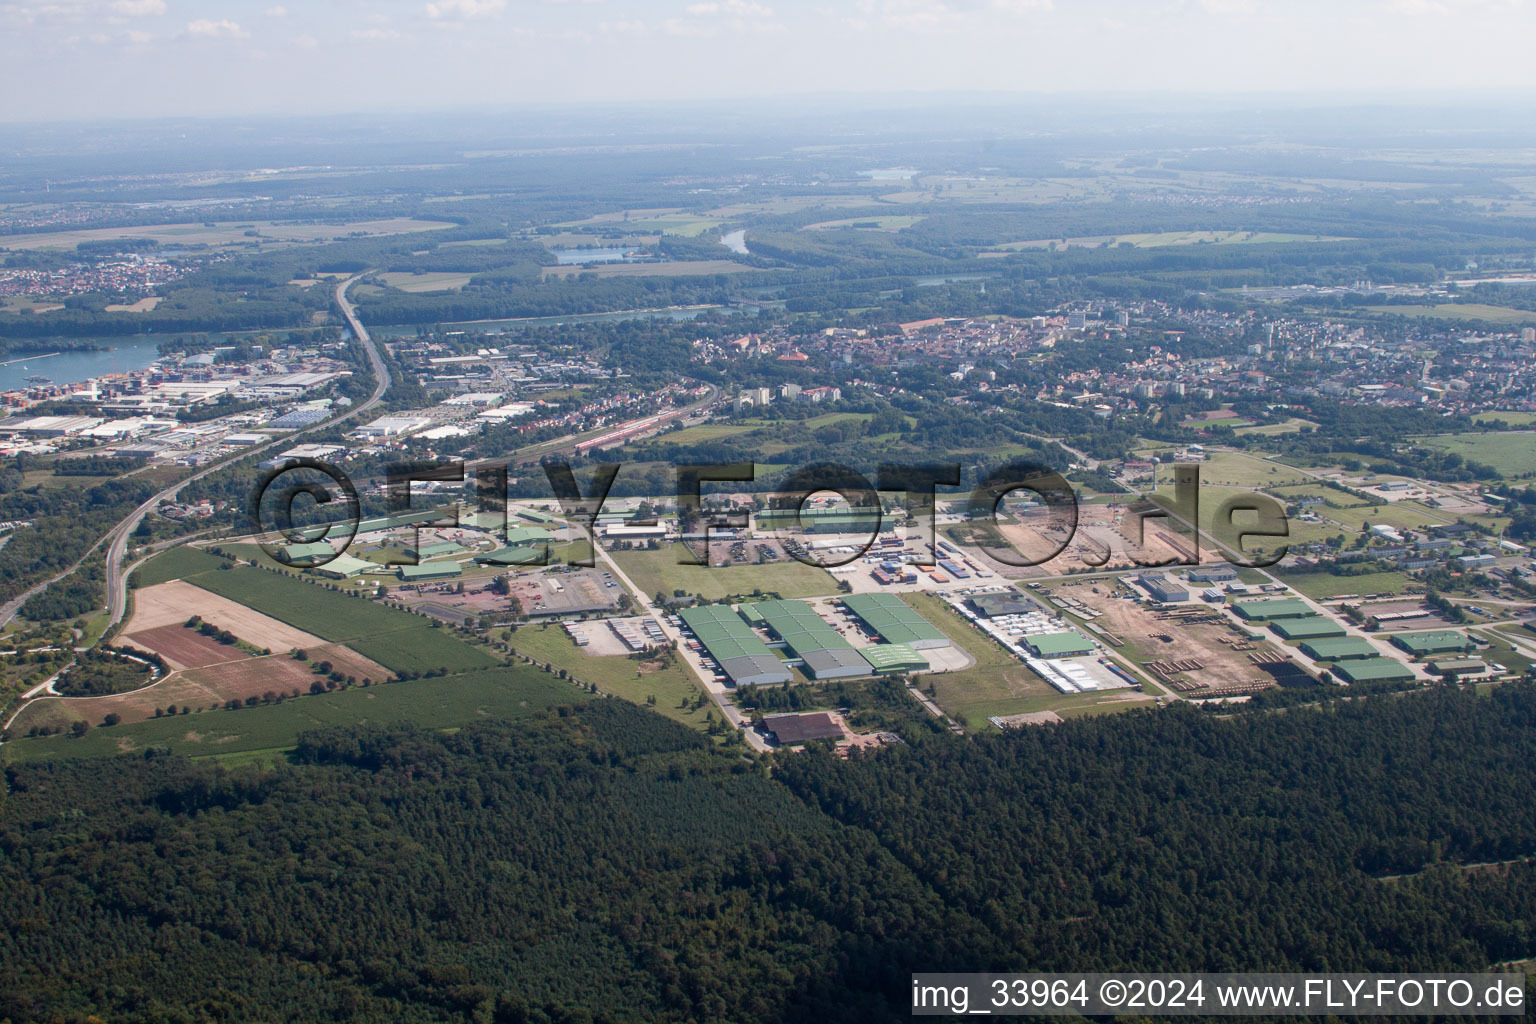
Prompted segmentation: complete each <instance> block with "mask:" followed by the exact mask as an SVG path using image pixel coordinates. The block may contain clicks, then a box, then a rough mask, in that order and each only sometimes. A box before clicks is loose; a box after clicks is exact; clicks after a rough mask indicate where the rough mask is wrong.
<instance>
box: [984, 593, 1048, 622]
mask: <svg viewBox="0 0 1536 1024" xmlns="http://www.w3.org/2000/svg"><path fill="white" fill-rule="evenodd" d="M969 604H970V606H971V607H972V608H974V609H975V610H976V614H977V615H980V616H981V617H982V618H984V619H996V618H999V617H1001V616H1004V615H1030V614H1033V613H1035V612H1038V611H1039V610H1040V606H1039V605H1037V604H1036V603H1035V602H1033V601H1031V600H1030V599H1029V598H1027V597H1024V596H1023V595H1021V594H1012V593H1008V594H976V595H974V596H973V597H971V598H969Z"/></svg>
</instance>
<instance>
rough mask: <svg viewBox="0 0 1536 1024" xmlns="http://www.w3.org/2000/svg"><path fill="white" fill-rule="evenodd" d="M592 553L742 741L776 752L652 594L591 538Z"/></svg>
mask: <svg viewBox="0 0 1536 1024" xmlns="http://www.w3.org/2000/svg"><path fill="white" fill-rule="evenodd" d="M592 550H593V552H594V553H595V554H596V555H597V560H598V561H600V562H602V563H603V565H605V566H607V567H608V571H609V572H611V573H613V576H614V579H616V580H618V581H619V582H620V583H621V584H623V585H624V586H625V587H626V588H628V590H629V592H630V593H631V594H632V595H634V598H635V604H636V605H637V606H638V607H639V609H640V611H641V612H643V613H644V614H646V615H648V616H650V617H651V618H653V619H655V620H656V624H657V625H658V626H660V627H661V631H662V633H664V634H665V635H666V637H667V639H668V640H670V641H672V645H673V647H675V648H676V649H677V653H678V656H679V657H681V658H682V659H683V661H684V662H685V663H686V664H687V665H688V667H689V668H691V669H692V670H693V672H694V674H695V675H696V676H697V677H698V679H699V685H700V686H702V687H703V688H704V692H706V693H708V694H709V696H710V699H711V700H713V701H714V702H715V706H716V707H717V708H719V709H720V714H722V715H723V716H725V720H726V722H728V723H729V724H731V725H733V726H735V727H736V728H737V729H740V730H741V734H742V736H743V738H745V739H746V741H747V745H748V746H749V747H751V748H752V749H753V750H756V751H757V752H758V753H760V754H766V753H768V752H769V751H771V750H773V748H772V747H770V746H769V745H768V741H767V740H765V739H764V738H763V736H762V734H761V733H759V732H758V731H757V730H756V729H754V728H752V723H751V722H750V721H748V720H747V718H746V716H744V715H743V714H742V713H741V712H740V711H738V710H737V709H736V705H735V704H733V703H731V701H730V700H729V699H727V697H726V692H725V687H724V686H721V685H720V684H719V683H716V682H714V679H713V674H712V673H710V672H709V671H707V670H706V669H705V668H704V666H703V664H702V663H701V662H700V661H699V660H698V655H696V654H694V653H693V652H692V651H690V650H689V649H688V645H687V644H686V643H684V642H683V637H682V634H681V633H679V632H678V630H677V627H675V626H673V625H672V623H671V622H670V621H669V620H668V618H667V614H666V612H665V611H663V610H662V609H660V608H657V607H656V606H655V605H654V604H652V603H651V598H650V595H648V594H647V593H646V592H645V591H643V590H641V589H640V588H639V587H637V586H635V581H634V580H632V579H630V578H629V576H628V575H627V574H626V573H625V572H624V570H623V568H622V567H620V565H619V563H618V561H617V560H616V559H615V558H614V557H613V556H612V555H610V554H609V553H608V552H607V551H606V550H604V548H603V546H602V545H601V544H599V543H597V539H596V538H595V537H594V538H592Z"/></svg>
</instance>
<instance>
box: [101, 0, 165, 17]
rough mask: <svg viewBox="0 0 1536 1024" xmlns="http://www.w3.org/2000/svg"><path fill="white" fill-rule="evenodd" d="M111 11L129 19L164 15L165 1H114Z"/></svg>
mask: <svg viewBox="0 0 1536 1024" xmlns="http://www.w3.org/2000/svg"><path fill="white" fill-rule="evenodd" d="M112 9H113V10H114V11H116V12H117V13H118V14H126V15H128V17H130V18H142V17H144V16H145V15H149V14H164V13H165V0H114V3H113V4H112Z"/></svg>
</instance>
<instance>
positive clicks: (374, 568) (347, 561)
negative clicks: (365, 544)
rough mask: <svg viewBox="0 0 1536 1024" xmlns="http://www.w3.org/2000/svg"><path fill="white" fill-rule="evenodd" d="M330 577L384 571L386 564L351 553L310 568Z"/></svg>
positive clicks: (337, 577)
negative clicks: (354, 555) (366, 559)
mask: <svg viewBox="0 0 1536 1024" xmlns="http://www.w3.org/2000/svg"><path fill="white" fill-rule="evenodd" d="M310 571H311V572H314V573H318V574H319V575H321V576H324V577H326V578H328V579H333V580H349V579H351V578H352V577H354V576H361V575H362V574H363V573H365V572H383V571H384V566H382V565H380V564H378V563H377V562H367V561H364V560H363V559H361V558H353V557H352V556H351V555H337V556H336V557H335V558H333V559H332V560H331V561H329V562H326V563H325V564H324V565H319V566H316V567H315V568H313V569H311V570H310Z"/></svg>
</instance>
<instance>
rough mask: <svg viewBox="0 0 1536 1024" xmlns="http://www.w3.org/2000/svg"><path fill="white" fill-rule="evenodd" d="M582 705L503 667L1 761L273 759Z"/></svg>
mask: <svg viewBox="0 0 1536 1024" xmlns="http://www.w3.org/2000/svg"><path fill="white" fill-rule="evenodd" d="M587 699H590V695H588V694H587V693H586V692H585V691H582V690H579V689H577V688H576V687H575V686H572V685H571V684H570V683H568V682H565V681H564V680H560V679H557V678H555V677H554V676H553V675H550V674H547V673H544V672H541V671H539V670H536V669H532V668H528V667H526V666H503V667H497V668H490V669H482V670H479V671H475V672H467V673H464V674H461V675H457V676H452V677H448V678H443V679H418V680H412V681H409V682H402V683H389V684H381V685H375V686H368V687H361V686H354V687H352V688H350V689H346V690H336V691H333V692H331V693H325V694H318V695H314V696H303V697H297V698H292V699H289V700H285V701H283V702H282V703H281V704H263V705H258V706H256V707H249V708H241V709H240V710H238V711H226V710H222V709H221V710H218V711H198V712H194V713H191V714H187V715H177V716H176V717H174V718H152V719H149V720H148V721H144V722H139V723H135V724H132V725H129V724H124V725H117V726H112V727H100V726H98V727H95V728H92V729H91V730H90V731H89V732H87V733H86V734H85V735H84V736H82V737H79V738H78V739H77V738H75V737H71V736H52V737H45V738H21V739H16V740H12V741H11V742H9V743H7V744H6V745H5V748H4V752H5V759H6V760H7V761H36V760H42V759H46V758H73V757H108V756H112V755H115V754H131V753H137V752H142V751H144V750H146V749H148V748H151V747H153V748H157V749H161V750H169V751H171V752H174V753H178V754H183V755H186V756H188V757H209V756H218V757H227V756H229V755H232V754H251V753H252V752H255V751H263V752H268V753H270V754H274V755H275V754H278V753H279V752H281V751H283V750H286V749H290V748H292V747H293V746H294V744H296V743H297V742H298V738H299V734H300V733H302V732H304V731H306V730H309V729H317V728H321V727H325V726H333V725H348V724H355V723H358V722H401V721H409V722H414V723H416V724H417V725H420V726H424V727H427V728H436V729H449V728H454V727H456V726H462V725H466V724H468V723H470V722H474V721H478V720H481V719H485V718H520V717H525V716H529V715H538V714H541V713H543V712H544V711H545V710H546V709H548V708H550V707H554V706H556V705H560V704H575V703H577V702H579V701H582V700H587Z"/></svg>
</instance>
